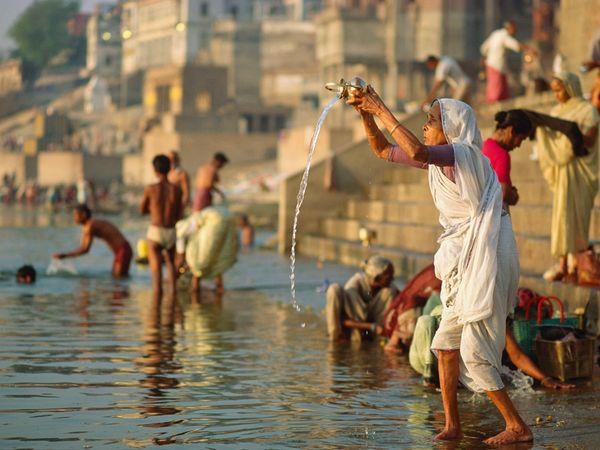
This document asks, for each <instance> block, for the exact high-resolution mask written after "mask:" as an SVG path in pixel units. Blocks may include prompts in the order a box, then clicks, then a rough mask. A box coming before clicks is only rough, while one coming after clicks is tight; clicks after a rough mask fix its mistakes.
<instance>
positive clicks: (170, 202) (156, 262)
mask: <svg viewBox="0 0 600 450" xmlns="http://www.w3.org/2000/svg"><path fill="white" fill-rule="evenodd" d="M152 165H153V167H154V173H155V174H156V177H157V178H158V183H155V184H151V185H149V186H146V188H145V189H144V196H143V198H142V204H141V207H140V209H141V213H142V214H150V226H149V227H148V233H147V234H146V239H147V240H148V262H149V264H150V270H151V272H152V289H153V291H154V298H155V300H156V299H159V300H160V299H161V298H162V292H163V289H162V263H163V258H164V261H165V264H166V266H167V273H168V274H169V281H170V284H171V294H172V295H175V281H176V279H177V271H176V269H175V240H176V234H175V224H176V223H177V221H178V220H179V219H181V216H182V212H183V211H182V202H181V197H182V193H181V189H180V188H179V187H178V186H176V185H174V184H172V183H169V180H168V179H167V175H168V173H169V170H170V169H171V161H169V158H168V157H167V156H165V155H157V156H155V157H154V159H153V160H152Z"/></svg>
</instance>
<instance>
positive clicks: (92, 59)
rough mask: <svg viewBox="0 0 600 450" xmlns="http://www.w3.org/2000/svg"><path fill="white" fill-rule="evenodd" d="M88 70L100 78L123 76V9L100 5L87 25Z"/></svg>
mask: <svg viewBox="0 0 600 450" xmlns="http://www.w3.org/2000/svg"><path fill="white" fill-rule="evenodd" d="M86 34H87V52H86V69H87V70H88V71H89V72H90V73H94V74H96V75H98V76H99V77H103V78H107V79H118V78H119V76H120V74H121V57H122V54H121V45H122V39H121V8H120V7H119V6H114V5H111V4H98V5H97V6H96V9H95V11H94V13H93V14H92V15H91V16H90V18H89V20H88V23H87V30H86Z"/></svg>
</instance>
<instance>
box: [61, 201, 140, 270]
mask: <svg viewBox="0 0 600 450" xmlns="http://www.w3.org/2000/svg"><path fill="white" fill-rule="evenodd" d="M73 222H75V223H76V224H77V225H81V226H82V227H83V229H82V231H81V243H80V244H79V247H77V248H76V249H75V250H73V251H71V252H67V253H55V254H54V255H53V257H54V258H58V259H64V258H75V257H78V256H83V255H85V254H86V253H88V252H89V251H90V248H92V243H93V241H94V238H98V239H102V240H103V241H104V242H106V244H107V245H108V246H109V247H110V249H111V250H112V252H113V254H114V260H113V265H112V271H111V272H112V276H113V277H115V278H121V277H126V276H128V275H129V265H130V264H131V258H132V257H133V250H132V249H131V245H129V242H128V241H127V239H125V236H123V234H122V233H121V232H120V231H119V229H118V228H117V227H116V226H114V225H113V224H112V223H110V222H109V221H107V220H100V219H92V211H90V209H89V208H88V207H87V205H85V204H79V205H77V206H75V208H73Z"/></svg>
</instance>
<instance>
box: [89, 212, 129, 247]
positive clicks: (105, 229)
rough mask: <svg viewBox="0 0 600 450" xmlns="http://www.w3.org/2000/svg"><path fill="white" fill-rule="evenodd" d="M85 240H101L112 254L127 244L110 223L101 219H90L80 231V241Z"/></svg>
mask: <svg viewBox="0 0 600 450" xmlns="http://www.w3.org/2000/svg"><path fill="white" fill-rule="evenodd" d="M86 238H89V239H90V240H91V239H92V238H98V239H102V240H103V241H104V242H106V244H107V245H108V246H109V247H110V249H111V250H112V252H113V253H116V252H117V251H118V250H119V249H120V248H121V247H123V246H124V245H126V244H127V239H125V236H123V234H122V233H121V232H120V231H119V229H118V228H117V227H116V226H114V225H113V224H112V223H110V222H108V221H106V220H101V219H90V220H89V221H88V222H87V223H86V224H85V225H84V226H83V231H82V241H83V240H85V239H86Z"/></svg>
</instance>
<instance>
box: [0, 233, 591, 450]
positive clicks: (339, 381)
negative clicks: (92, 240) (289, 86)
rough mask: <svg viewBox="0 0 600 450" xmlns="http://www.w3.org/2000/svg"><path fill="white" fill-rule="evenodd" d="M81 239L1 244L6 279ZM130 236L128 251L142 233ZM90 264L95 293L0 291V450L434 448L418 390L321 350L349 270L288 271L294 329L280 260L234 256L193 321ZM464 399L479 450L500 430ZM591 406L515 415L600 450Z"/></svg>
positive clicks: (540, 430)
mask: <svg viewBox="0 0 600 450" xmlns="http://www.w3.org/2000/svg"><path fill="white" fill-rule="evenodd" d="M78 232H79V230H77V229H75V228H71V227H68V228H66V227H65V228H57V229H55V230H53V232H52V233H50V232H46V231H44V232H43V233H42V234H43V235H44V236H46V238H47V240H48V242H49V243H45V242H42V243H41V244H40V243H39V242H36V243H35V245H36V246H37V245H42V246H43V245H46V247H45V248H44V249H43V251H42V250H39V249H38V248H37V247H33V246H34V244H33V243H31V242H30V243H29V244H24V243H23V242H20V243H18V244H16V243H14V242H13V241H15V238H14V236H15V234H14V233H17V231H14V230H13V231H10V230H6V229H0V238H2V239H4V240H5V239H9V241H10V242H11V243H10V244H9V245H11V246H12V247H11V250H10V252H8V253H5V254H0V271H8V270H10V269H11V268H13V266H14V264H15V263H14V257H13V256H11V252H12V255H14V254H20V255H21V258H23V256H22V255H23V253H18V251H23V249H25V250H27V251H28V252H29V253H31V254H50V253H51V251H52V250H53V249H54V246H55V244H56V242H62V243H63V245H64V242H76V241H77V237H78ZM11 233H13V234H11ZM28 233H29V232H26V233H25V236H28V235H31V236H35V233H29V234H28ZM128 233H130V236H129V237H130V238H131V239H132V240H135V238H136V236H137V235H139V233H140V231H139V230H136V229H134V228H129V229H128ZM136 233H137V234H136ZM32 239H33V237H32ZM4 240H3V242H4ZM17 247H18V248H17ZM28 249H29V250H28ZM17 250H18V251H17ZM94 252H97V253H93V254H92V255H91V256H89V257H87V258H88V259H86V260H85V261H82V262H81V264H82V266H83V269H84V270H80V272H83V273H84V274H85V273H88V272H91V273H95V274H96V275H94V277H93V278H91V279H89V278H86V279H77V278H65V279H43V278H42V279H41V280H40V282H39V284H38V285H37V286H35V287H32V288H31V290H29V289H28V288H23V287H18V286H16V285H14V284H13V283H12V279H10V280H9V281H6V280H5V281H0V289H1V290H2V296H1V298H0V424H2V434H1V436H0V448H40V449H46V448H60V449H70V448H82V447H83V448H115V449H120V448H124V447H134V448H140V447H153V446H156V445H164V444H175V447H174V448H176V447H177V446H181V445H186V444H187V445H189V446H190V448H229V447H231V446H237V447H239V448H357V447H373V448H394V449H395V448H407V449H421V448H422V449H427V448H431V447H432V438H433V436H434V434H435V431H436V430H437V429H439V428H440V427H441V426H442V423H443V415H442V410H441V403H440V398H439V395H438V394H437V393H435V392H432V391H430V390H427V389H425V388H423V387H421V386H420V384H419V378H418V377H417V376H415V375H414V373H413V372H412V371H411V370H410V369H409V367H408V366H407V362H406V359H405V358H402V357H400V358H399V357H395V356H394V357H390V356H389V355H385V354H384V353H383V351H382V350H381V348H380V347H379V346H378V345H373V344H369V343H366V344H364V345H362V346H361V347H359V348H348V347H335V346H330V345H329V343H328V342H327V339H326V338H325V329H324V323H323V320H322V317H321V315H320V311H321V310H322V308H323V306H324V299H323V294H317V293H315V289H314V288H315V287H317V286H320V285H322V283H323V279H324V278H329V279H331V280H335V281H343V279H344V278H345V277H347V276H349V275H350V274H351V273H352V272H353V270H352V269H351V268H343V267H339V266H333V265H327V264H326V265H325V268H324V269H320V268H317V267H316V266H315V264H314V263H313V262H312V261H307V260H304V259H300V260H298V262H297V264H298V265H297V270H298V271H299V273H301V274H302V279H303V280H305V283H306V288H305V289H299V290H298V300H299V301H300V302H302V303H303V304H304V305H309V306H312V308H313V310H314V311H317V313H310V312H307V311H305V312H302V313H296V312H294V311H293V310H292V309H291V308H289V307H288V306H287V305H286V303H287V298H288V293H289V291H288V285H287V276H288V273H287V261H286V259H285V258H281V257H279V256H277V255H275V254H270V253H254V254H249V255H242V256H241V260H240V263H239V264H238V265H237V266H236V267H235V268H234V269H233V270H232V272H231V273H229V274H228V276H227V282H228V284H229V285H230V286H233V287H236V288H237V289H234V290H230V291H229V292H228V293H227V294H226V295H225V297H224V298H223V300H222V302H221V303H218V302H212V303H207V304H201V305H190V304H189V303H188V301H187V299H186V298H185V297H184V296H182V298H181V302H179V303H176V304H172V303H171V304H169V302H165V304H163V305H162V308H161V310H160V313H159V311H158V310H157V308H156V307H154V306H153V305H152V302H151V299H150V295H149V293H148V288H147V286H148V284H147V280H148V277H147V274H146V273H145V272H143V271H142V269H136V271H135V273H134V276H133V278H132V279H131V280H130V281H127V282H118V283H114V282H112V281H111V280H108V279H106V277H105V273H103V272H102V271H101V270H100V269H99V268H97V267H96V266H98V267H101V268H104V265H105V264H106V257H107V254H106V253H104V250H103V249H101V248H99V249H96V248H95V249H94ZM40 260H42V259H41V257H40ZM78 264H79V262H78ZM265 274H268V275H265ZM248 280H251V281H248ZM248 283H251V284H255V285H261V286H264V289H262V290H259V291H253V290H251V289H249V286H248ZM207 300H211V299H207ZM213 300H214V299H213ZM278 302H279V303H278ZM302 324H307V325H306V326H305V327H302ZM460 398H461V414H462V418H463V421H464V423H465V433H466V434H467V439H466V440H465V441H464V443H463V445H462V446H463V447H464V448H480V444H481V438H482V437H484V436H487V435H489V434H491V433H492V432H495V431H497V429H498V427H499V426H500V419H499V417H498V415H497V414H496V413H495V412H494V411H493V409H492V408H491V407H490V405H489V403H488V402H487V401H485V400H481V401H476V402H475V403H473V402H471V401H470V399H471V394H469V393H467V392H461V395H460ZM598 400H600V394H599V391H598V389H597V388H596V387H595V386H594V385H591V384H590V385H587V386H585V385H584V386H583V387H582V388H581V389H580V390H578V391H576V392H574V393H561V392H552V393H546V394H538V393H535V394H531V393H522V394H520V395H519V396H518V397H516V399H515V402H516V404H517V406H518V407H519V409H520V410H521V411H523V413H524V416H525V418H526V420H527V421H528V423H530V424H533V423H534V422H535V418H536V417H537V416H539V415H541V414H543V415H544V416H548V415H552V416H553V420H552V421H544V422H543V423H541V424H540V425H538V426H535V427H534V433H535V435H536V439H537V442H538V444H537V447H538V448H551V447H552V446H556V447H559V448H563V447H568V446H571V447H574V446H575V445H579V446H580V447H581V446H583V447H587V448H595V447H594V445H595V443H596V442H598V440H599V438H600V436H599V431H600V430H599V425H598V419H597V417H598V404H599V402H598Z"/></svg>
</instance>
